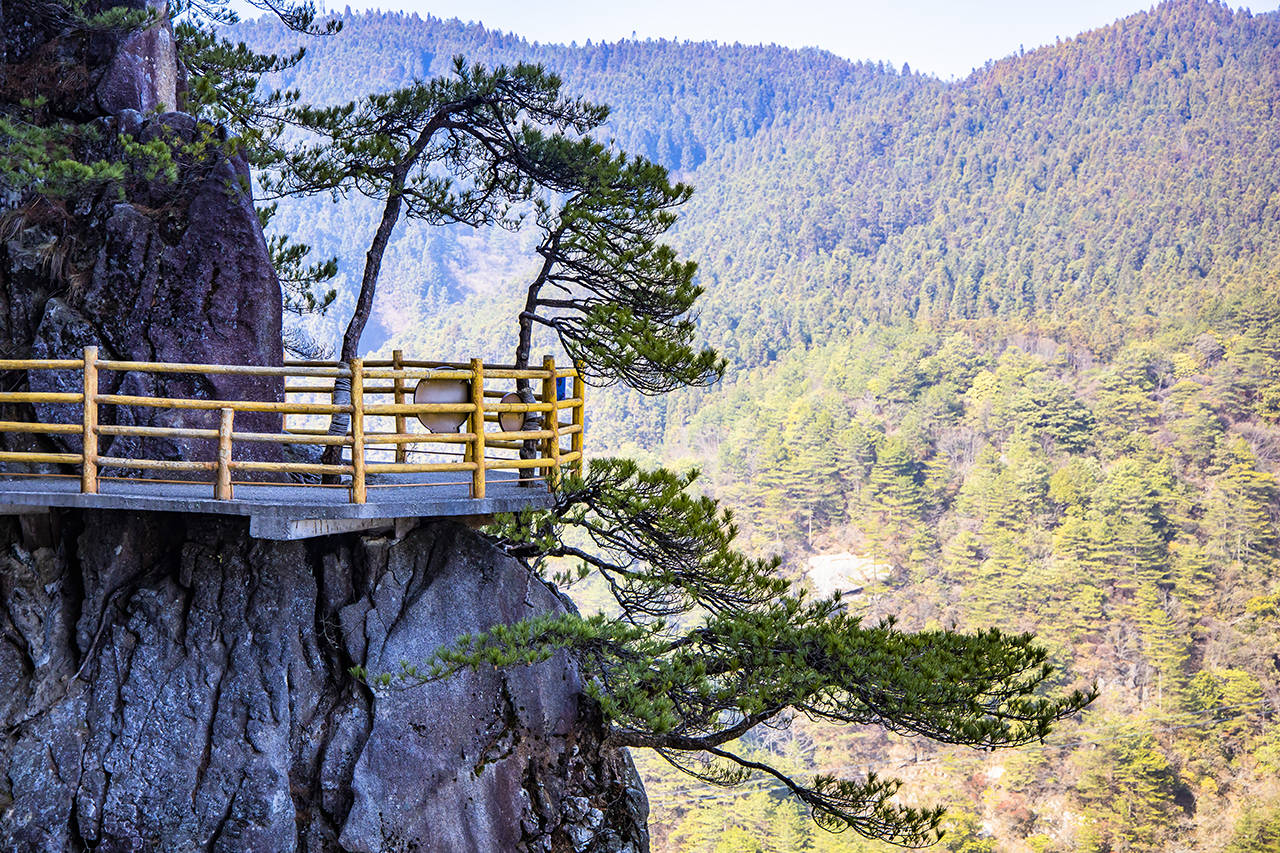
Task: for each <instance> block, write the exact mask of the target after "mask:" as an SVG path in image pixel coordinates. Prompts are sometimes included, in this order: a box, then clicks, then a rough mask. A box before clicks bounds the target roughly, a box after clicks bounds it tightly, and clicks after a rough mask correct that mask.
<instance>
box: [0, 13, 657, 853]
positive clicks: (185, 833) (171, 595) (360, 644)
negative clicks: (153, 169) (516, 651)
mask: <svg viewBox="0 0 1280 853" xmlns="http://www.w3.org/2000/svg"><path fill="white" fill-rule="evenodd" d="M58 5H59V4H58V3H57V2H54V0H45V2H37V3H24V4H20V5H15V4H14V3H12V2H9V0H6V2H5V3H4V4H3V5H0V18H2V19H3V20H2V21H0V24H3V27H2V29H0V42H3V47H4V56H3V62H4V64H3V77H2V78H0V109H2V108H4V106H5V104H10V105H12V104H15V103H17V102H18V100H20V99H21V98H23V97H30V96H31V95H32V94H43V95H45V96H46V97H47V98H48V99H49V101H48V102H49V104H50V105H51V106H50V107H49V109H50V110H51V111H52V112H53V114H56V116H57V117H58V119H59V120H61V121H74V122H80V123H82V124H85V125H90V124H94V125H96V126H98V127H100V128H102V129H103V130H105V131H106V132H105V133H102V134H100V135H99V138H100V139H103V140H106V142H104V143H103V145H105V146H107V147H106V148H104V149H103V150H105V151H107V152H108V154H109V153H110V151H111V148H110V146H111V145H115V144H118V143H116V142H112V141H111V140H113V139H116V138H117V134H118V133H119V132H120V131H124V132H127V133H130V134H132V135H134V136H135V137H136V138H140V139H145V138H147V137H148V135H149V134H151V135H162V134H170V135H172V136H174V137H176V138H189V137H190V136H191V135H192V134H194V133H196V132H197V130H199V129H198V128H197V126H196V123H195V122H194V121H193V120H192V119H191V118H190V117H189V116H185V115H183V114H181V113H174V112H160V113H153V114H152V115H150V116H144V114H143V111H145V110H148V109H161V110H163V109H167V108H171V107H172V106H173V103H174V99H175V98H176V93H177V92H179V91H180V89H181V75H180V73H179V71H178V69H177V66H176V63H175V62H174V61H173V54H172V36H171V34H170V33H169V30H168V28H167V25H164V24H160V25H157V26H156V27H153V28H152V29H151V30H149V31H147V32H145V33H132V34H130V33H117V34H115V35H111V34H106V35H104V34H102V33H93V34H85V33H84V32H77V31H76V30H75V29H74V28H72V27H68V26H66V25H65V19H63V18H59V17H58V15H57V14H56V12H57V7H58ZM41 63H42V64H43V67H46V68H47V67H48V66H49V65H50V64H52V65H53V66H54V67H58V68H61V69H62V70H63V72H65V73H62V74H57V75H51V74H48V73H46V74H43V75H34V74H31V73H29V69H30V68H32V67H34V65H36V64H41ZM184 168H185V169H187V171H185V172H184V174H183V176H182V178H183V179H182V180H181V181H180V182H179V183H180V185H181V189H180V191H178V192H174V191H172V190H166V194H165V196H164V198H156V197H153V196H151V195H149V193H151V191H152V190H151V189H150V188H148V187H145V186H143V187H132V188H130V191H129V194H128V195H127V197H126V198H125V199H123V200H119V199H114V198H94V199H88V200H86V201H85V202H84V204H83V205H82V206H81V207H79V208H77V209H72V210H66V209H63V210H56V209H55V210H48V209H42V208H41V207H40V206H39V205H38V204H31V203H29V199H22V198H16V197H14V195H13V194H12V193H9V194H8V195H7V197H6V201H5V204H6V205H7V209H6V211H4V214H5V218H4V222H5V228H4V229H3V233H2V234H0V238H3V242H0V348H2V349H3V353H4V354H5V355H6V356H10V357H12V356H23V355H27V354H34V355H37V356H55V355H62V354H73V353H76V352H78V351H79V349H80V348H81V347H83V346H85V345H89V344H96V345H98V346H100V347H102V348H103V350H104V355H112V356H116V357H122V358H145V359H156V360H182V361H196V362H200V361H219V362H224V363H228V362H230V363H235V362H240V363H259V364H274V363H278V362H279V360H280V358H281V347H280V337H279V336H280V293H279V285H278V283H277V281H276V278H275V275H274V273H273V272H272V270H271V266H270V263H269V258H268V255H267V251H266V246H265V243H264V241H263V239H262V234H261V230H260V229H259V228H258V225H257V219H256V217H255V216H254V213H253V208H252V202H251V199H249V198H248V197H247V195H246V194H245V193H244V191H243V190H241V189H239V187H240V182H239V181H237V180H234V179H235V178H236V177H242V176H243V175H244V174H245V167H244V164H243V163H242V162H239V161H237V160H236V159H235V158H231V159H227V158H225V157H223V158H214V159H212V160H210V161H207V162H202V163H201V164H200V166H199V168H198V169H195V168H191V167H190V166H189V164H188V166H184ZM2 189H3V187H0V190H2ZM4 378H5V380H6V382H7V387H13V386H14V384H15V383H21V382H22V381H25V378H24V377H22V376H16V375H14V376H6V377H4ZM53 381H54V382H55V383H56V381H57V380H56V377H55V378H54V380H53ZM113 381H119V382H120V383H121V386H119V387H125V388H136V390H139V391H143V392H145V393H154V392H157V391H159V392H162V393H163V392H165V391H166V390H167V391H174V392H180V393H199V394H207V395H210V396H215V397H216V396H236V397H239V398H241V399H246V398H253V397H255V396H256V397H259V398H263V399H273V398H274V397H275V396H276V395H278V393H279V390H280V389H279V388H278V387H274V386H271V385H269V384H262V385H252V386H251V385H228V386H227V387H221V386H212V385H210V386H209V387H203V386H202V387H200V388H189V387H183V388H178V387H173V388H159V387H144V386H143V385H140V384H139V385H133V386H131V385H128V384H127V383H131V382H132V383H143V382H146V381H150V380H146V379H144V378H143V377H141V376H135V375H132V374H125V375H124V376H122V377H119V378H118V380H113ZM171 381H174V382H194V381H196V380H194V379H190V378H186V379H184V378H182V377H176V378H175V379H173V380H171ZM232 381H235V380H232ZM25 414H26V415H27V416H30V412H28V413H25ZM50 416H52V415H50ZM8 446H10V447H13V446H16V445H14V444H10V445H8ZM146 452H147V453H148V454H156V455H170V456H184V455H188V454H191V455H194V454H197V453H199V452H203V451H202V450H201V449H200V448H195V447H184V446H181V445H178V444H173V445H171V446H165V447H150V448H147V449H146ZM565 606H567V605H566V604H565V603H564V602H563V601H562V600H561V599H560V598H559V597H558V596H557V594H556V593H555V592H554V590H552V589H551V588H549V587H547V586H546V585H544V584H543V583H542V582H541V581H540V580H538V579H537V578H536V577H533V576H532V575H531V574H530V573H529V572H528V570H527V569H526V568H525V567H524V566H523V565H522V564H520V563H519V562H517V561H515V560H513V559H511V558H509V557H508V556H506V555H505V554H503V553H502V552H500V551H498V550H496V549H494V548H493V547H491V546H490V545H489V544H488V543H487V541H486V540H484V539H483V537H480V536H479V535H478V534H476V533H475V532H473V531H471V530H469V529H467V528H465V527H462V526H460V525H457V524H454V523H449V522H440V521H436V522H431V521H421V522H418V523H417V524H416V526H411V528H410V530H409V532H407V533H406V534H404V535H403V536H402V537H400V538H391V537H386V536H361V535H355V534H350V535H343V536H332V537H326V538H321V539H314V540H308V541H306V542H294V543H280V542H265V541H258V540H253V539H250V538H249V537H248V532H247V527H246V524H245V522H244V521H243V520H240V519H226V518H215V517H208V516H197V515H184V514H177V513H151V514H114V513H109V512H99V511H59V512H55V513H52V514H48V515H29V516H10V517H5V518H0V850H21V851H26V850H50V851H59V850H87V849H95V850H112V851H115V850H120V851H125V850H128V851H133V850H155V849H164V850H191V849H202V850H204V849H207V850H226V851H233V850H254V851H256V850H261V851H289V850H308V851H321V850H323V851H328V850H349V851H384V850H385V851H400V850H405V851H407V850H422V851H508V850H513V851H516V850H527V851H557V853H558V852H559V851H570V850H572V851H642V850H645V849H647V846H648V845H647V836H646V831H645V817H646V811H647V806H646V801H645V798H644V793H643V790H642V789H641V787H640V785H639V782H638V779H637V777H636V775H635V772H634V770H633V768H632V766H631V764H630V760H629V759H628V757H627V756H626V754H625V753H624V752H614V751H607V750H602V749H601V747H600V743H599V740H600V736H599V733H600V726H599V721H598V720H596V719H594V717H593V713H592V709H591V708H590V706H589V705H588V704H587V703H585V701H584V700H583V697H582V690H581V688H582V683H581V676H580V674H579V672H578V670H577V668H576V667H575V665H574V662H573V661H572V660H569V659H567V658H564V657H557V658H553V659H551V660H549V661H546V662H544V663H542V664H540V665H538V666H535V667H530V668H524V669H514V670H511V671H507V672H494V671H485V672H477V673H472V674H465V675H462V676H459V677H457V678H453V679H450V680H448V681H446V682H441V683H436V684H432V685H428V686H425V687H416V688H390V689H371V688H370V687H368V686H367V685H366V684H364V683H362V682H359V681H357V680H355V679H353V678H352V677H351V676H350V675H349V672H350V669H351V668H352V667H353V666H357V665H358V666H362V667H364V668H366V669H367V670H368V671H369V672H373V673H377V672H382V671H388V670H390V671H395V670H397V669H398V668H399V666H400V663H401V661H417V660H421V659H423V658H425V657H426V656H427V655H429V654H430V653H431V652H432V651H433V650H434V649H435V648H436V647H438V646H439V645H441V644H443V643H447V642H449V641H451V640H452V639H453V638H454V637H456V636H457V635H459V634H461V633H468V632H475V631H479V630H483V629H484V628H486V627H488V626H491V625H493V624H495V623H497V622H501V621H511V620H515V619H519V618H521V617H523V616H528V615H532V614H534V613H540V612H547V611H557V610H560V609H562V608H564V607H565Z"/></svg>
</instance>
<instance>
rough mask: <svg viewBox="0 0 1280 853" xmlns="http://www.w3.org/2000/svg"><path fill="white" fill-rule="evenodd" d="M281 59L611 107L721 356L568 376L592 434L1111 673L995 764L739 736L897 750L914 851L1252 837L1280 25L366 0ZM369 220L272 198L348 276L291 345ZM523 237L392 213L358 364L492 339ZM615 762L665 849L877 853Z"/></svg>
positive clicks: (776, 733)
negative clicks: (1036, 737)
mask: <svg viewBox="0 0 1280 853" xmlns="http://www.w3.org/2000/svg"><path fill="white" fill-rule="evenodd" d="M233 36H234V37H235V38H238V39H244V40H245V41H246V42H247V43H248V44H249V45H250V46H251V47H253V48H255V49H258V50H266V51H269V52H276V53H281V54H284V53H287V52H289V51H290V50H291V49H292V48H294V47H296V46H297V44H299V38H300V37H297V36H295V35H292V34H289V33H287V32H286V31H284V30H283V28H281V27H280V26H279V25H278V24H271V23H269V22H267V21H265V20H263V21H260V22H249V23H244V24H240V25H238V26H237V27H236V28H235V29H234V31H233ZM307 50H308V52H307V56H306V58H305V59H304V60H303V61H302V62H301V63H300V64H298V65H297V66H295V67H293V68H290V69H287V70H285V71H284V72H282V73H280V74H278V75H276V76H275V77H274V78H272V83H273V85H275V86H278V87H281V88H286V87H296V88H298V89H299V90H301V91H302V92H303V93H304V95H305V97H306V98H307V99H308V100H310V101H312V102H314V103H326V102H329V103H336V102H339V101H343V100H346V99H349V98H350V97H351V96H352V94H353V92H354V91H355V90H357V89H358V90H360V91H366V90H370V89H374V90H377V89H388V88H391V87H393V86H397V85H403V84H405V83H407V82H409V81H410V80H412V79H413V78H415V77H427V76H430V75H435V74H439V73H443V72H444V71H446V70H447V69H448V68H449V67H450V65H451V61H452V60H451V58H452V57H453V56H454V55H457V54H461V55H465V56H466V57H467V59H468V60H470V61H474V62H484V63H497V62H515V61H520V60H526V61H534V62H539V63H543V64H544V65H545V66H546V67H547V68H548V69H551V70H554V71H555V72H556V73H558V74H560V75H561V76H562V77H563V79H564V81H565V87H566V90H568V91H569V93H570V94H571V95H574V96H583V97H587V98H589V99H591V100H593V101H596V102H600V103H606V104H609V105H610V106H611V108H612V111H611V113H610V117H609V120H608V123H607V125H606V126H605V127H606V132H605V134H604V135H598V138H600V141H602V142H608V141H609V139H612V140H613V141H614V142H615V143H616V146H617V147H618V148H619V149H620V150H623V151H627V152H630V153H634V154H640V155H643V156H645V157H648V158H651V159H652V160H654V161H656V162H658V163H661V164H663V165H665V166H667V167H668V168H670V169H672V170H673V172H674V175H675V177H676V178H677V179H679V180H680V181H682V182H685V183H688V184H691V185H692V186H693V187H694V188H695V192H694V195H693V197H692V199H691V200H690V201H689V202H688V204H687V205H685V206H684V210H683V212H682V214H681V216H680V218H679V221H678V223H677V224H676V225H675V226H674V228H672V230H671V231H670V233H669V234H668V238H669V239H670V241H671V242H672V243H673V244H674V245H675V246H676V248H677V249H678V250H679V252H680V255H681V257H683V258H689V259H692V260H695V261H697V262H698V272H697V276H696V279H695V283H696V284H697V285H698V286H700V287H702V288H704V290H705V293H704V295H703V296H702V297H701V299H700V300H699V302H698V309H699V310H700V311H701V316H700V320H699V335H700V338H701V340H703V341H705V342H706V343H708V344H709V345H711V346H713V347H714V348H715V349H716V350H717V351H719V352H720V353H721V354H722V355H723V356H725V357H726V358H727V359H728V371H727V373H726V375H725V378H724V380H723V381H722V382H720V383H719V384H717V385H715V386H713V387H711V388H706V389H690V390H684V391H680V392H676V393H674V394H670V395H667V396H665V397H659V398H649V397H645V396H642V395H640V394H638V393H635V392H631V391H626V390H619V389H615V388H604V389H593V390H592V391H591V392H590V394H589V396H590V397H591V405H590V406H589V411H590V418H591V420H590V421H589V423H588V427H587V429H588V433H589V436H590V438H589V443H590V447H591V449H592V451H593V452H595V453H597V454H604V453H605V452H611V451H617V452H623V453H626V454H628V455H633V456H637V457H639V458H641V459H644V460H648V461H662V462H663V463H665V464H668V465H672V466H676V467H680V466H686V465H689V466H697V467H699V468H701V470H702V472H703V476H702V478H701V480H699V482H700V483H701V484H702V485H703V488H704V489H705V490H706V491H707V492H708V493H709V494H712V495H714V496H715V497H717V498H719V499H720V500H721V501H722V502H723V503H724V504H725V505H726V506H728V507H731V508H732V509H733V511H734V513H735V516H736V519H737V521H738V522H739V524H740V525H741V527H742V530H743V537H742V538H743V540H745V543H746V544H747V546H748V550H750V551H751V552H752V553H753V554H757V555H761V556H763V555H767V554H771V553H776V554H779V555H782V557H783V558H784V559H783V571H785V572H787V573H788V574H790V575H792V576H794V577H801V576H807V577H808V578H809V581H810V582H812V583H813V584H814V585H815V586H817V587H819V588H820V589H823V590H824V591H827V592H829V591H831V590H832V589H840V590H844V591H845V592H846V600H847V601H848V602H849V605H850V607H851V608H853V609H854V611H855V612H857V613H860V614H865V615H866V616H867V618H869V619H878V618H881V617H885V616H894V617H896V619H897V620H898V623H899V624H900V625H902V626H903V627H905V628H909V629H931V628H949V627H958V628H962V629H965V630H975V629H982V628H987V627H998V628H1001V629H1005V630H1009V631H1029V632H1034V633H1035V634H1036V636H1037V637H1038V640H1039V641H1040V642H1042V643H1044V644H1045V645H1047V646H1048V647H1049V648H1050V649H1052V651H1053V658H1054V660H1053V662H1054V663H1055V665H1056V666H1057V667H1058V669H1057V671H1056V674H1055V678H1056V679H1057V681H1056V683H1055V685H1053V686H1055V687H1060V688H1064V689H1065V688H1076V687H1080V688H1087V687H1088V686H1090V685H1092V684H1095V683H1096V684H1097V686H1098V688H1099V690H1100V696H1099V698H1098V699H1097V701H1095V702H1094V703H1093V704H1092V705H1091V706H1090V707H1089V708H1088V709H1087V710H1086V711H1085V712H1084V713H1083V715H1081V717H1080V718H1079V719H1078V720H1075V721H1070V722H1064V723H1063V724H1061V725H1059V727H1058V728H1057V729H1056V730H1055V731H1054V733H1053V735H1052V736H1051V737H1050V739H1049V740H1048V741H1047V742H1045V743H1044V744H1043V745H1036V746H1032V747H1029V748H1025V749H1020V750H1016V751H1012V752H1001V753H991V754H984V753H978V752H961V751H953V750H950V749H948V748H945V747H940V746H935V745H926V744H924V743H919V742H917V741H915V740H912V739H908V738H903V737H898V736H894V735H891V734H886V733H884V732H883V731H881V730H871V729H866V730H860V729H857V728H852V729H836V728H834V727H831V726H827V725H825V724H819V723H815V722H811V721H808V720H805V719H803V718H799V719H796V720H794V721H793V722H792V724H791V725H790V726H788V727H784V728H778V729H766V730H763V731H761V732H755V733H752V734H751V735H750V736H749V740H748V742H747V743H745V744H742V745H741V749H742V751H743V752H744V753H745V754H748V755H750V754H752V753H753V752H754V753H756V754H759V755H762V756H763V755H767V756H768V757H769V761H770V763H771V764H773V765H774V766H778V767H782V768H788V769H791V770H794V771H795V772H813V771H820V772H833V773H836V774H844V775H851V774H853V775H856V774H857V773H860V772H862V771H863V770H865V769H866V768H868V767H889V768H892V772H893V773H894V774H896V775H898V776H900V777H901V778H903V779H904V780H906V781H907V783H908V784H907V785H906V786H905V787H904V791H906V790H908V789H909V790H910V791H911V792H912V795H913V796H920V797H921V798H922V803H923V804H932V803H943V804H945V805H947V806H948V808H949V816H948V818H947V826H948V828H949V831H948V834H947V836H946V837H945V838H944V840H943V841H942V842H941V844H940V845H939V847H938V848H937V849H941V850H948V851H964V853H979V851H996V850H999V851H1019V853H1021V851H1035V853H1047V851H1098V853H1102V852H1103V851H1165V850H1197V851H1199V850H1204V851H1241V852H1243V851H1273V850H1280V528H1278V520H1280V481H1278V480H1277V471H1280V13H1267V14H1257V15H1254V14H1250V13H1248V12H1244V11H1233V10H1232V9H1230V8H1229V7H1227V6H1224V5H1221V4H1218V3H1214V2H1206V0H1174V1H1173V2H1166V3H1162V4H1160V5H1159V6H1156V7H1154V8H1153V9H1152V10H1151V11H1149V12H1144V13H1140V14H1137V15H1134V16H1132V17H1129V18H1125V19H1123V20H1121V21H1118V22H1116V23H1114V24H1112V25H1110V26H1107V27H1103V28H1101V29H1098V30H1095V31H1092V32H1088V33H1084V34H1081V35H1080V36H1078V37H1076V38H1073V39H1070V40H1066V41H1062V42H1060V43H1058V44H1055V45H1049V46H1046V47H1042V48H1039V49H1037V50H1034V51H1031V52H1026V53H1023V54H1021V55H1016V56H1010V57H1006V58H1002V59H997V60H993V61H991V62H989V63H988V64H987V65H986V66H984V67H983V68H980V69H977V70H975V71H974V72H973V73H972V74H971V75H970V76H969V77H967V78H965V79H963V80H959V81H955V82H943V81H939V80H937V79H934V78H932V77H928V76H922V75H918V74H914V73H912V72H910V71H909V69H905V68H904V69H897V68H892V67H887V66H885V65H883V64H882V63H876V62H849V61H846V60H843V59H840V58H838V57H835V56H833V55H830V54H827V53H824V52H821V51H815V50H808V51H793V50H788V49H783V48H777V47H746V46H741V45H722V44H713V43H688V42H667V41H638V42H637V41H624V42H619V43H609V44H591V43H588V44H586V45H581V46H555V45H538V44H531V43H528V42H526V41H524V40H522V39H520V38H519V37H518V36H513V35H508V34H503V33H500V32H495V31H491V30H487V29H485V28H483V27H481V26H479V25H464V24H461V23H459V22H457V21H440V20H437V19H432V18H427V19H422V18H419V17H416V16H405V15H401V14H390V13H386V14H383V13H369V14H362V15H349V16H346V18H345V26H344V28H343V30H342V32H341V33H339V34H337V35H333V36H327V37H324V38H319V39H312V40H310V41H308V42H307ZM372 211H373V208H372V205H371V204H370V203H368V202H365V201H361V200H358V199H355V198H340V199H339V200H338V202H337V203H334V202H333V201H331V200H330V199H329V198H328V197H327V196H325V197H320V198H309V199H305V200H284V201H282V202H281V203H280V205H279V209H278V211H277V214H276V216H275V218H274V220H273V221H272V228H273V229H275V230H276V231H277V232H279V233H289V234H291V235H293V236H295V237H297V238H298V239H300V240H303V241H305V242H306V243H309V244H311V245H312V246H314V247H315V248H316V251H317V252H318V253H319V254H320V255H321V257H325V256H328V255H336V256H337V257H338V259H339V273H338V276H337V278H336V279H334V284H335V286H336V287H337V291H338V296H337V299H336V301H335V303H334V310H333V311H331V312H330V314H329V315H327V316H324V317H320V316H309V317H304V318H302V319H301V320H299V323H300V324H301V326H300V328H302V329H303V330H304V331H305V332H307V333H309V334H310V335H311V337H312V338H314V339H315V340H316V341H318V342H325V341H330V340H334V339H336V337H337V336H336V334H335V330H336V328H337V326H336V322H337V320H336V318H338V317H345V316H347V315H348V314H349V312H350V307H351V304H352V300H353V299H354V295H355V292H356V289H357V288H358V285H359V276H360V269H361V264H362V252H363V248H364V247H365V246H366V245H367V243H368V232H369V228H370V226H369V225H368V223H369V222H371V221H374V220H375V219H376V216H375V215H374V213H373V212H372ZM540 236H541V235H540V234H539V233H538V232H537V229H532V228H529V229H519V230H515V231H504V230H500V229H489V230H482V231H473V230H470V229H466V228H463V227H448V228H433V229H413V228H405V229H402V230H400V231H399V232H397V234H396V236H395V238H394V240H393V241H392V244H391V246H390V248H389V249H388V251H387V254H386V258H385V262H384V266H383V279H382V285H381V288H382V289H381V291H380V293H379V297H378V299H379V302H378V303H377V304H376V305H375V308H374V315H373V319H372V320H371V322H370V325H369V328H368V330H367V333H366V336H365V342H366V345H367V346H371V347H372V348H374V349H389V348H391V347H392V346H395V347H397V348H401V349H404V350H406V351H413V352H418V353H431V354H433V355H434V354H438V355H439V357H441V358H452V357H471V356H475V355H481V354H482V355H485V356H489V357H492V358H496V359H508V360H509V358H510V355H511V352H512V351H513V349H514V345H515V334H516V322H515V318H516V315H517V314H518V313H519V310H520V309H519V305H520V301H521V300H522V298H523V287H524V286H525V285H527V282H528V281H529V280H531V278H532V272H533V271H534V270H535V268H536V264H537V261H536V256H535V254H534V252H533V250H534V249H535V248H536V245H537V241H538V240H539V238H540ZM522 283H524V284H522ZM551 343H552V341H551V340H550V338H544V339H541V340H535V344H534V351H535V353H540V352H543V351H551ZM591 594H592V591H591V590H590V589H588V590H586V591H585V592H584V595H585V596H586V597H587V599H588V600H590V596H591ZM643 769H644V770H645V772H646V775H647V779H648V790H649V797H650V801H651V804H652V809H653V815H652V821H651V827H652V831H653V834H654V846H655V850H659V851H671V853H675V851H679V853H716V852H717V851H761V853H764V851H770V852H771V853H772V851H778V852H779V853H781V851H810V853H837V851H839V853H845V851H870V850H882V849H889V848H887V847H885V846H884V845H878V844H877V843H874V842H870V841H867V840H865V839H862V838H860V837H857V836H855V835H853V834H852V833H843V834H840V835H832V834H830V833H827V832H825V831H824V830H822V829H821V828H819V827H817V826H816V825H815V824H814V823H813V822H812V821H809V820H808V819H807V818H806V817H805V816H804V814H803V813H802V812H801V811H800V806H798V805H797V804H796V803H795V801H793V800H791V799H789V798H787V797H784V796H782V792H780V791H775V790H773V789H771V788H770V786H769V785H768V784H766V783H764V782H760V783H759V784H758V785H756V786H755V787H752V786H747V787H745V788H741V789H733V790H719V789H716V788H713V787H709V786H702V785H699V784H698V783H696V782H694V781H692V780H691V779H690V778H689V777H687V776H683V775H681V774H678V773H676V772H675V771H674V770H672V769H671V768H669V767H666V766H664V765H663V764H662V763H661V761H660V760H657V759H654V760H650V759H646V760H645V762H644V767H643Z"/></svg>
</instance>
